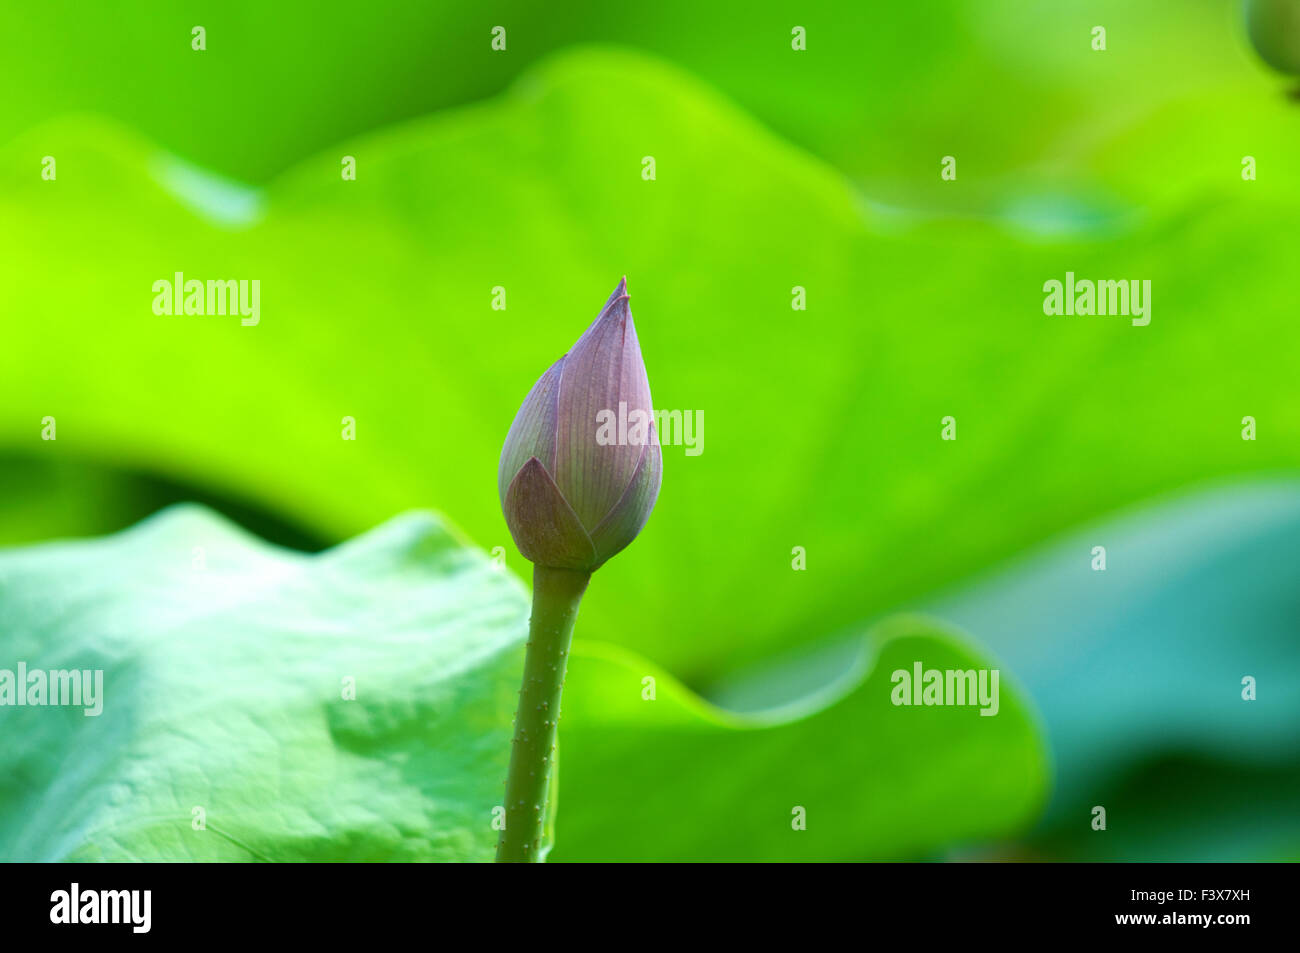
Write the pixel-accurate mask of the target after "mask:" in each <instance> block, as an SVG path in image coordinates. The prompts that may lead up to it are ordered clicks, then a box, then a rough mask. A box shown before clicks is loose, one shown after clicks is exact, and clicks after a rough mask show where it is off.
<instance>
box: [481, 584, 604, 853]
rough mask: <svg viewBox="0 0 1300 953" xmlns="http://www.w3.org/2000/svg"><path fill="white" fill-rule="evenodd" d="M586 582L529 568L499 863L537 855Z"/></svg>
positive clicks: (543, 826) (499, 846)
mask: <svg viewBox="0 0 1300 953" xmlns="http://www.w3.org/2000/svg"><path fill="white" fill-rule="evenodd" d="M590 580H591V573H589V572H582V571H578V570H573V569H552V568H550V567H548V566H534V567H533V617H532V619H531V620H530V622H529V624H528V652H527V654H526V656H525V658H524V684H523V687H522V688H521V689H520V691H519V710H518V711H516V712H515V738H514V744H513V746H512V747H511V750H510V772H509V773H508V774H507V775H506V826H505V830H503V831H502V832H501V840H500V841H499V842H498V843H497V862H498V863H537V862H539V861H540V860H541V859H542V840H543V832H544V828H545V826H546V807H547V805H546V799H547V797H548V795H549V793H550V791H549V787H548V786H549V782H550V778H551V769H552V766H553V765H554V763H555V757H554V755H555V736H556V729H557V726H558V725H559V722H560V692H561V690H562V689H563V688H564V669H565V665H566V664H567V663H568V660H569V643H570V642H571V641H572V639H573V623H574V621H575V620H576V619H577V618H578V605H579V603H581V602H582V594H583V593H584V592H586V590H587V583H588V582H589V581H590Z"/></svg>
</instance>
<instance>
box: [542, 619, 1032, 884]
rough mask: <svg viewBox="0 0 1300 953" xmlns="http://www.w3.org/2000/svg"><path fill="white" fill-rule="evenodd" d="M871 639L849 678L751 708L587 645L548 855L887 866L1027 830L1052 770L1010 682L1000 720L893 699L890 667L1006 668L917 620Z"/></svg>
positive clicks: (577, 658) (571, 694)
mask: <svg viewBox="0 0 1300 953" xmlns="http://www.w3.org/2000/svg"><path fill="white" fill-rule="evenodd" d="M860 644H861V648H862V651H861V653H860V654H859V657H858V659H857V660H856V663H855V664H854V665H853V666H852V667H851V668H849V669H848V670H847V671H844V672H842V674H841V675H840V677H839V679H838V680H837V681H836V682H834V683H832V684H831V685H829V686H827V687H825V688H823V689H822V690H821V691H819V692H817V693H816V694H814V695H812V696H809V697H806V698H805V699H803V700H801V701H799V702H796V703H794V704H792V705H790V706H788V707H784V708H782V709H779V710H773V711H768V712H763V713H753V714H746V715H740V714H736V713H733V712H728V711H724V710H723V709H720V708H715V707H713V706H711V705H708V704H707V703H705V702H704V701H703V700H701V699H700V698H699V697H698V696H696V695H694V694H693V693H692V692H690V691H689V690H687V689H685V688H683V687H682V685H681V684H680V683H679V682H677V681H676V679H674V678H673V677H672V676H671V675H669V674H668V673H667V672H664V671H663V670H662V669H660V668H658V667H657V666H652V665H649V664H647V663H645V662H644V661H642V660H639V659H638V658H637V657H635V656H632V655H630V654H628V653H626V652H624V651H622V650H620V649H617V648H614V647H612V646H602V645H596V644H591V643H583V644H578V645H577V646H576V648H575V650H574V654H573V660H572V668H571V671H570V674H569V676H568V680H567V684H566V688H565V698H564V720H563V721H562V722H561V739H562V745H563V753H564V783H563V807H562V809H561V811H560V817H559V822H558V826H557V840H556V847H555V851H554V853H553V855H552V859H553V860H638V859H645V860H682V859H688V860H702V861H720V860H726V861H763V860H864V859H872V860H885V859H897V858H908V857H919V856H928V855H933V854H935V853H937V852H940V851H942V850H945V849H948V848H952V847H953V846H957V845H963V844H970V843H979V842H984V841H989V840H993V839H997V838H1005V837H1009V836H1011V835H1013V834H1015V833H1018V832H1020V831H1021V830H1023V829H1024V827H1025V826H1026V825H1027V824H1029V823H1031V822H1032V821H1033V819H1034V818H1035V817H1036V815H1037V812H1038V809H1039V808H1040V807H1041V805H1042V803H1043V798H1044V795H1045V791H1046V785H1047V766H1046V765H1047V763H1046V758H1045V756H1044V752H1043V748H1042V741H1041V738H1040V735H1039V731H1038V728H1037V725H1036V722H1035V719H1034V717H1033V715H1032V714H1031V713H1030V711H1029V709H1028V707H1027V705H1026V703H1025V701H1024V696H1023V695H1022V694H1021V692H1020V690H1019V689H1018V688H1017V687H1016V686H1015V684H1014V682H1013V680H1012V678H1011V673H1010V672H1009V671H1006V670H1001V672H1000V676H999V685H1000V688H999V691H998V699H999V702H998V705H997V708H996V714H993V715H981V714H980V709H979V707H971V706H966V707H959V706H953V707H912V706H910V705H895V704H894V703H893V702H892V701H891V695H892V693H893V692H894V690H895V687H896V683H895V681H894V673H895V672H898V671H905V672H907V673H908V674H909V675H911V673H913V671H914V666H915V665H916V663H918V662H919V663H921V665H922V667H923V669H924V670H926V671H929V670H932V669H937V670H940V671H944V672H947V671H962V672H975V671H977V670H988V669H990V668H996V665H997V663H996V662H991V661H990V660H989V659H988V658H987V657H981V656H980V655H978V654H977V653H976V652H974V651H973V650H972V649H970V648H969V647H967V646H966V645H965V644H964V643H963V642H962V641H961V640H958V639H956V638H954V637H953V636H952V635H951V634H949V632H948V631H947V630H945V628H944V627H943V626H941V625H938V624H937V623H934V622H930V621H927V620H924V619H920V618H908V617H898V618H894V619H891V620H890V621H889V622H887V623H885V624H883V625H881V626H879V627H878V628H876V629H875V630H873V631H872V633H871V634H870V635H869V636H868V637H867V639H866V640H865V642H864V643H860ZM989 710H990V711H992V710H994V709H993V708H991V707H990V708H989ZM685 818H689V823H685V822H684V819H685Z"/></svg>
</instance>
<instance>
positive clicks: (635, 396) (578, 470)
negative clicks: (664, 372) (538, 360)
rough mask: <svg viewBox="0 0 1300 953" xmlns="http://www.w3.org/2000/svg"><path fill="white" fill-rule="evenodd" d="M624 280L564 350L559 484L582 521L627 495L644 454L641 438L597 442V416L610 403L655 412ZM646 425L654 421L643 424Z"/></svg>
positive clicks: (596, 517) (593, 519)
mask: <svg viewBox="0 0 1300 953" xmlns="http://www.w3.org/2000/svg"><path fill="white" fill-rule="evenodd" d="M624 290H626V281H624V282H620V284H619V287H618V288H616V289H615V292H614V294H613V295H611V297H610V300H609V302H608V303H607V304H606V306H605V308H604V310H603V311H601V313H600V316H599V317H597V318H596V320H595V322H593V323H592V325H591V327H589V328H588V329H587V330H586V332H585V333H584V334H583V335H582V337H580V338H579V339H578V342H577V343H576V344H575V345H574V346H573V348H572V350H570V351H569V353H568V354H567V355H566V356H565V367H564V375H563V379H562V380H561V381H560V385H559V393H558V397H557V408H558V417H557V419H558V429H557V434H556V443H555V466H554V467H553V468H552V469H551V473H552V475H553V476H554V477H555V484H556V486H558V487H559V488H560V492H561V493H563V494H564V498H565V499H567V500H569V501H570V502H571V503H572V504H573V510H574V512H575V513H576V514H577V515H578V519H579V520H580V521H581V522H582V525H583V526H585V527H588V528H592V527H595V526H597V525H598V524H599V523H600V522H601V520H603V519H604V518H605V517H606V516H607V515H608V514H609V512H610V511H611V510H612V509H613V508H614V506H615V505H616V504H617V503H618V501H619V500H620V499H621V498H622V497H623V494H624V492H625V491H626V490H627V488H628V484H629V483H631V481H632V476H633V474H634V473H635V472H636V469H637V466H638V464H639V463H640V461H641V456H642V450H643V446H639V445H634V444H632V445H623V446H619V445H609V446H601V445H600V444H598V443H597V442H596V417H597V414H599V413H600V412H601V411H604V410H608V411H611V412H613V413H614V414H616V415H617V414H618V413H619V410H620V407H619V405H620V403H623V404H625V405H626V410H625V413H626V414H627V415H628V417H629V418H630V417H631V415H632V413H633V412H634V411H637V410H640V411H643V412H644V413H645V414H647V415H651V414H652V410H651V401H650V382H649V380H648V379H647V378H646V371H645V363H644V361H643V360H642V358H641V346H640V343H639V342H638V341H637V336H636V326H635V325H634V324H633V323H632V312H631V309H630V308H629V307H628V298H627V295H626V294H620V293H619V292H620V291H624ZM646 431H647V433H648V432H649V428H648V427H647V428H646Z"/></svg>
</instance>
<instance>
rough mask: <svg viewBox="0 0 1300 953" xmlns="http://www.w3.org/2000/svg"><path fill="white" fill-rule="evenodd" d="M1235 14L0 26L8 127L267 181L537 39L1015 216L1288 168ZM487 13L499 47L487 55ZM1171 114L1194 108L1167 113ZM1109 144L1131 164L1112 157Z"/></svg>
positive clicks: (1178, 0) (1154, 0)
mask: <svg viewBox="0 0 1300 953" xmlns="http://www.w3.org/2000/svg"><path fill="white" fill-rule="evenodd" d="M1241 6H1242V0H1143V2H1141V3H1134V2H1132V0H1091V2H1089V3H1087V4H1061V3H1050V2H1045V0H999V2H997V3H988V2H984V0H926V2H925V3H921V4H915V3H914V4H908V3H891V4H885V5H881V4H846V3H844V2H842V0H803V2H801V3H800V4H799V5H798V7H797V8H793V9H792V8H791V7H790V6H789V5H788V4H786V3H781V2H777V0H751V2H748V3H746V4H745V7H744V15H743V16H738V15H737V11H736V9H735V8H734V7H733V6H732V5H728V4H700V3H697V2H694V0H660V2H658V3H656V4H655V5H654V7H653V8H652V9H651V8H646V7H643V6H641V5H638V4H627V3H610V4H598V5H597V4H580V5H574V6H569V7H557V6H555V5H551V6H545V7H543V6H539V5H537V4H535V3H529V2H527V0H499V2H496V3H494V4H493V6H492V9H491V15H490V16H486V15H484V13H483V11H482V10H481V9H479V8H478V7H477V6H475V5H472V4H463V3H453V2H448V0H432V2H430V0H419V2H409V3H391V4H386V5H385V6H384V8H383V12H382V14H380V13H378V12H377V11H376V10H375V9H374V8H371V7H369V6H366V5H364V4H355V3H349V2H346V0H323V2H322V0H315V2H307V0H280V2H277V3H274V4H267V3H264V2H261V0H227V2H225V3H222V4H221V5H220V6H219V7H213V6H212V5H211V4H207V3H203V2H201V0H166V2H159V3H152V4H148V5H135V6H134V7H133V6H132V5H126V6H121V5H118V6H113V7H97V6H95V5H90V6H87V5H86V4H84V3H77V2H74V0H51V2H47V3H40V4H27V5H20V6H16V7H14V8H13V9H12V10H10V11H8V13H9V17H8V19H7V24H8V28H7V29H6V30H4V31H3V32H0V70H3V71H5V77H6V78H7V80H8V82H7V84H6V86H7V88H18V89H22V90H23V95H21V96H16V97H11V100H10V102H9V103H8V104H7V107H8V108H7V109H6V111H5V115H4V117H3V118H2V119H0V140H3V139H6V138H8V137H9V136H10V135H12V134H13V133H14V132H16V131H20V130H23V129H25V128H28V127H30V126H32V125H36V124H39V123H40V122H42V121H44V120H46V119H48V118H49V117H52V116H62V115H65V114H67V113H69V112H84V111H92V110H93V111H95V112H100V113H105V114H107V115H110V116H112V117H114V118H115V119H117V120H119V121H122V122H125V123H128V124H130V125H132V126H133V127H134V128H137V129H139V130H140V131H141V133H142V134H144V135H145V136H147V137H149V138H151V139H154V140H156V141H158V142H159V143H161V144H162V145H163V146H165V147H166V148H168V149H169V150H171V151H174V152H177V153H179V154H181V155H184V156H186V157H188V158H190V159H192V160H194V161H197V162H199V163H201V164H203V165H205V166H207V167H210V168H213V169H217V170H220V171H221V172H223V173H225V174H227V175H233V176H236V177H238V178H241V179H244V180H246V181H251V182H259V183H262V182H266V181H268V180H269V179H271V178H272V177H273V176H274V175H275V174H277V173H279V172H282V171H283V170H284V169H286V168H288V167H290V166H292V165H293V164H294V163H296V162H298V161H300V160H302V159H303V158H305V157H307V156H309V155H311V154H313V153H314V152H316V151H317V150H320V149H325V148H327V147H330V146H332V145H333V144H334V143H337V142H339V141H340V140H344V139H347V138H350V137H352V136H356V135H359V134H361V133H364V132H367V131H369V130H372V129H375V128H380V127H382V126H384V125H386V124H389V123H393V122H396V121H401V120H405V119H408V118H411V117H414V116H419V115H424V114H426V113H429V112H432V111H434V110H437V109H443V108H447V107H450V106H456V105H460V104H464V103H467V102H471V101H474V100H477V99H481V98H482V97H485V96H489V95H493V94H495V93H498V92H500V91H501V90H503V89H504V88H506V87H507V86H508V85H509V84H510V83H511V82H512V81H513V80H515V79H516V78H518V77H519V76H520V75H521V74H523V73H525V72H526V71H527V70H529V69H530V68H531V67H533V66H534V65H535V64H536V63H537V61H538V60H539V59H541V58H543V57H545V56H546V55H548V54H551V53H554V52H555V51H557V50H559V49H562V48H565V47H571V46H574V45H579V44H589V43H598V44H614V45H618V46H621V47H629V48H632V49H635V50H639V51H642V52H645V53H649V54H652V55H654V56H657V57H660V58H663V59H664V60H666V61H669V62H672V63H675V64H676V65H677V66H679V67H680V68H682V69H684V70H687V71H689V72H691V73H692V74H693V75H695V76H697V77H698V78H699V79H700V81H701V82H703V83H706V84H708V85H709V86H711V87H713V88H715V89H717V90H719V91H721V92H722V93H724V94H725V95H727V96H729V97H731V98H732V99H733V100H734V101H735V102H736V103H738V104H739V105H740V106H741V107H742V108H744V109H745V110H746V111H748V112H749V113H751V114H752V115H754V116H755V117H756V118H758V119H759V120H761V121H762V122H764V123H765V124H766V125H768V126H769V127H770V128H772V129H773V130H775V131H776V132H778V133H779V134H780V135H782V136H784V137H786V138H788V139H789V140H791V141H792V142H795V143H798V144H799V145H800V146H802V147H803V148H806V149H808V150H810V151H811V152H813V153H815V154H816V155H818V156H820V157H822V158H823V159H824V160H826V161H827V162H829V163H831V164H832V165H834V166H835V167H836V168H838V169H840V170H842V171H843V172H844V173H846V174H847V175H849V176H851V177H852V178H854V179H855V180H856V181H858V182H860V183H863V184H864V185H865V186H866V188H867V189H868V190H869V191H870V192H871V193H872V194H873V195H875V196H876V197H878V198H881V199H883V200H885V201H892V202H904V203H906V204H908V205H917V206H922V207H927V208H931V209H944V210H949V211H952V210H958V209H960V210H965V211H967V212H978V213H982V214H987V213H990V212H993V213H999V212H1002V213H1007V214H1013V213H1014V214H1020V213H1022V212H1023V209H1019V210H1017V209H1015V208H1009V207H1007V203H1008V200H1009V199H1017V198H1022V197H1024V196H1026V195H1029V196H1037V198H1038V199H1040V200H1041V199H1042V198H1043V196H1042V194H1041V193H1042V192H1043V190H1046V191H1048V192H1050V193H1053V194H1056V195H1059V194H1060V193H1065V194H1066V196H1067V197H1070V196H1073V197H1075V198H1076V199H1077V198H1078V196H1080V195H1083V196H1089V197H1090V200H1097V198H1098V196H1101V197H1102V198H1108V199H1113V198H1114V197H1115V196H1112V195H1111V193H1118V195H1119V196H1120V197H1122V198H1123V199H1124V200H1126V201H1127V202H1130V203H1133V204H1135V205H1137V206H1147V205H1148V204H1149V203H1150V201H1151V200H1152V198H1153V194H1152V193H1153V190H1154V192H1157V193H1158V192H1162V191H1164V190H1166V189H1167V188H1169V187H1171V186H1177V185H1179V184H1186V183H1188V182H1195V181H1200V180H1202V179H1205V178H1210V179H1214V178H1216V177H1217V178H1218V180H1219V181H1225V180H1227V179H1230V178H1232V177H1234V176H1235V175H1236V174H1237V171H1238V169H1239V165H1238V164H1239V162H1240V159H1241V157H1242V156H1243V155H1246V154H1251V155H1255V156H1257V157H1258V158H1259V159H1260V160H1261V162H1262V163H1263V169H1264V171H1263V172H1262V173H1261V176H1260V178H1259V181H1258V182H1257V183H1256V185H1254V186H1251V187H1252V188H1263V189H1268V188H1272V187H1274V186H1276V185H1277V184H1278V183H1282V182H1287V181H1288V177H1287V176H1284V175H1281V174H1280V171H1281V169H1282V168H1283V167H1284V166H1285V164H1286V163H1287V162H1288V159H1289V156H1290V155H1292V154H1294V153H1295V151H1296V146H1297V143H1296V136H1297V132H1296V123H1295V122H1292V121H1290V120H1291V118H1292V117H1293V116H1294V114H1295V106H1294V105H1292V104H1289V103H1287V101H1286V99H1285V97H1284V96H1283V95H1282V90H1283V89H1284V87H1285V83H1284V82H1282V81H1280V80H1279V79H1278V78H1277V77H1274V76H1272V75H1270V73H1269V71H1268V70H1267V68H1266V67H1265V66H1264V65H1263V64H1262V62H1260V60H1259V58H1258V57H1257V56H1255V55H1254V53H1253V52H1252V50H1251V48H1250V44H1249V42H1248V40H1247V38H1246V35H1245V30H1244V18H1243V16H1242V13H1241ZM196 25H201V26H202V27H203V28H204V29H205V30H206V34H205V37H204V40H205V46H206V49H204V50H202V51H198V50H195V49H193V48H192V47H193V37H192V30H193V29H194V27H195V26H196ZM1098 26H1100V27H1102V28H1103V29H1105V30H1106V36H1105V49H1104V50H1099V49H1094V43H1095V40H1096V38H1095V37H1094V30H1095V29H1096V28H1097V27H1098ZM496 27H501V28H502V29H503V30H505V40H506V49H505V50H495V51H494V50H493V49H492V41H493V35H492V31H493V29H494V28H496ZM796 28H798V29H799V30H801V31H803V35H802V37H797V36H796ZM796 40H802V41H803V43H804V45H805V46H806V49H803V50H796V49H794V46H795V44H796ZM268 90H270V91H274V95H268ZM1167 110H1175V111H1179V112H1182V113H1183V114H1184V115H1185V116H1186V117H1187V119H1188V122H1187V123H1184V124H1182V125H1181V126H1180V127H1179V128H1171V127H1168V126H1164V125H1163V124H1162V123H1161V116H1162V115H1163V114H1164V113H1165V112H1166V111H1167ZM618 115H621V116H635V115H636V114H635V113H632V112H622V113H619V114H618ZM196 117H202V121H197V120H196ZM972 117H977V121H972ZM1153 128H1154V129H1159V130H1161V131H1160V134H1157V135H1154V136H1153V135H1150V133H1149V131H1148V130H1151V129H1153ZM1207 130H1211V131H1212V133H1211V134H1209V135H1207V134H1206V131H1207ZM1135 137H1136V138H1140V139H1141V140H1142V141H1140V142H1135V141H1134V139H1135ZM1121 147H1122V148H1123V153H1122V155H1123V160H1124V161H1123V162H1120V163H1113V162H1110V161H1108V157H1107V155H1106V153H1109V152H1115V151H1117V150H1118V149H1119V148H1121ZM945 155H952V156H954V157H956V158H957V160H958V171H959V175H958V179H957V181H956V182H947V181H943V180H941V179H940V176H939V161H940V159H941V157H943V156H945ZM1290 187H1291V189H1292V193H1293V194H1294V186H1293V185H1291V186H1290ZM1072 200H1073V199H1072Z"/></svg>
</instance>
